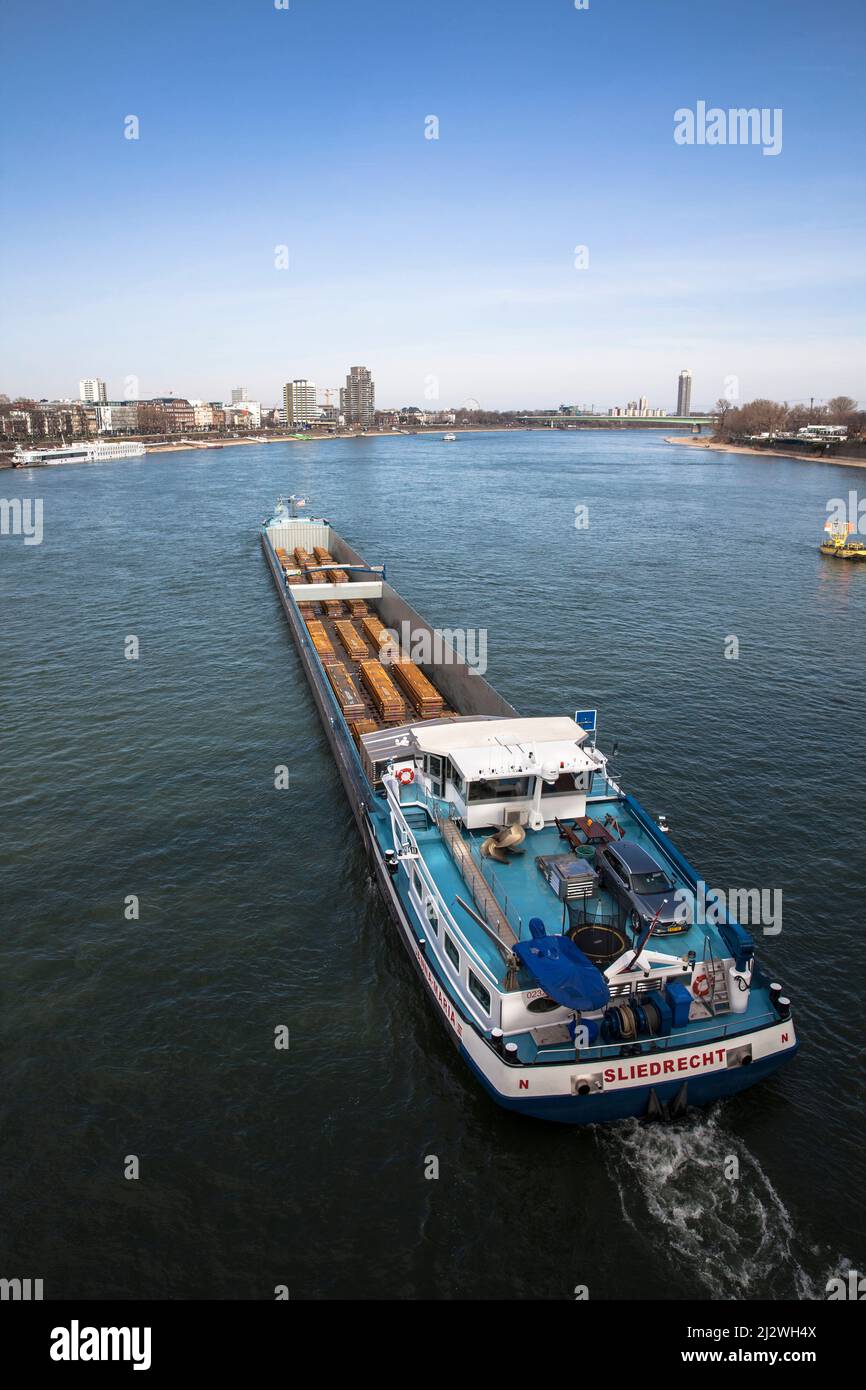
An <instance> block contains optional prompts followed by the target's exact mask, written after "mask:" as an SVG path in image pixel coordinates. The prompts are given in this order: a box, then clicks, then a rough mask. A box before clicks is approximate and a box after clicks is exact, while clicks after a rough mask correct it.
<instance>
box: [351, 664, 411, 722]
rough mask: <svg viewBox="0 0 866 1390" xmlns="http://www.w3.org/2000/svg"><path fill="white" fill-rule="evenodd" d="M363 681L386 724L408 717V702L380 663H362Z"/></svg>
mask: <svg viewBox="0 0 866 1390" xmlns="http://www.w3.org/2000/svg"><path fill="white" fill-rule="evenodd" d="M360 670H361V680H362V681H363V682H364V684H365V685H366V687H367V689H368V690H369V692H370V694H371V696H372V698H373V704H374V705H375V706H376V708H377V710H378V711H379V714H380V715H381V716H382V718H383V719H384V720H385V722H386V724H388V723H390V722H391V721H392V720H395V719H404V718H405V717H406V701H405V700H404V699H403V696H402V695H401V694H400V692H399V690H398V689H397V687H396V685H394V682H393V681H392V680H391V677H390V676H389V675H388V672H387V671H386V670H385V667H384V666H383V665H382V663H381V662H380V661H362V662H361V666H360Z"/></svg>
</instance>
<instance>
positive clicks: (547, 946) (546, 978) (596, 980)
mask: <svg viewBox="0 0 866 1390" xmlns="http://www.w3.org/2000/svg"><path fill="white" fill-rule="evenodd" d="M530 925H531V924H530ZM514 954H515V955H516V956H517V957H518V959H519V960H520V962H521V963H522V964H523V965H525V966H526V968H527V970H530V971H531V972H532V974H533V975H534V976H535V978H536V980H537V981H538V983H539V984H540V985H541V988H542V989H543V990H544V992H545V994H548V995H550V998H551V999H555V1000H556V1002H557V1004H563V1005H564V1006H565V1008H566V1009H580V1010H581V1011H589V1010H592V1009H602V1008H604V1006H605V1004H606V1003H607V1002H608V1000H609V999H610V990H609V989H608V987H607V980H606V979H605V978H604V976H603V975H602V973H601V971H600V970H599V969H598V967H597V966H595V965H593V963H592V961H591V960H589V959H588V957H587V956H585V955H584V954H583V951H581V950H580V948H579V947H578V946H575V944H574V942H573V941H571V940H570V939H569V937H567V936H540V935H536V934H535V932H533V937H532V940H531V941H518V943H517V945H516V946H515V947H514Z"/></svg>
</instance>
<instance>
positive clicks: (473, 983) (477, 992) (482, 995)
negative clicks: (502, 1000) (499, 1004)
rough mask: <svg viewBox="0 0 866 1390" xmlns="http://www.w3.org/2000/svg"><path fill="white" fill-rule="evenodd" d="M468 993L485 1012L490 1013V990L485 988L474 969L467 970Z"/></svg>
mask: <svg viewBox="0 0 866 1390" xmlns="http://www.w3.org/2000/svg"><path fill="white" fill-rule="evenodd" d="M469 993H470V994H472V995H474V996H475V998H476V999H477V1000H478V1002H479V1004H480V1005H481V1007H482V1009H483V1010H484V1012H485V1013H486V1014H489V1013H490V990H489V989H485V988H484V985H483V984H482V983H481V981H480V980H479V978H478V976H477V975H476V974H475V973H474V971H472V970H470V971H469Z"/></svg>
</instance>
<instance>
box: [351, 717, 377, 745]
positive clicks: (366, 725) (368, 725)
mask: <svg viewBox="0 0 866 1390" xmlns="http://www.w3.org/2000/svg"><path fill="white" fill-rule="evenodd" d="M378 727H379V724H378V721H377V720H375V719H351V720H350V721H349V733H350V734H351V735H352V738H353V739H354V740H355V743H356V744H357V745H358V747H359V748H360V746H361V739H362V738H363V737H364V735H365V734H374V733H375V732H376V730H377V729H378Z"/></svg>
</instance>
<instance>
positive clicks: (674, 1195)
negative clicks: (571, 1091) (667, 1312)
mask: <svg viewBox="0 0 866 1390" xmlns="http://www.w3.org/2000/svg"><path fill="white" fill-rule="evenodd" d="M596 1142H597V1143H598V1144H599V1146H600V1148H601V1150H602V1152H603V1155H604V1159H605V1163H606V1165H607V1168H608V1171H609V1172H610V1174H611V1176H612V1177H613V1179H614V1181H615V1182H616V1183H617V1184H618V1186H619V1191H620V1200H621V1203H622V1211H623V1216H624V1218H625V1220H626V1222H627V1223H628V1225H629V1226H630V1227H631V1228H632V1229H633V1230H635V1231H636V1232H637V1233H638V1234H639V1235H640V1236H641V1237H643V1238H645V1239H647V1240H652V1241H653V1242H654V1243H655V1242H657V1240H658V1236H659V1227H661V1228H662V1230H663V1233H664V1241H665V1247H666V1249H667V1250H668V1251H669V1253H670V1259H671V1263H672V1265H674V1266H675V1267H676V1269H677V1271H678V1272H679V1274H680V1275H685V1276H686V1277H687V1278H689V1279H691V1280H693V1281H694V1280H697V1281H699V1284H700V1286H701V1287H700V1288H698V1287H695V1288H694V1291H693V1292H694V1295H695V1296H697V1297H700V1296H701V1294H702V1292H703V1294H704V1296H707V1295H708V1296H710V1297H712V1298H719V1299H749V1298H779V1299H781V1298H791V1299H824V1298H826V1296H827V1295H826V1281H827V1279H828V1278H829V1277H830V1275H832V1274H839V1273H840V1271H841V1269H842V1268H843V1267H844V1266H845V1265H846V1264H847V1261H843V1260H838V1261H832V1260H831V1258H830V1252H829V1251H822V1250H821V1249H819V1248H818V1247H816V1246H815V1245H814V1244H810V1243H809V1238H808V1235H807V1234H805V1233H803V1232H802V1231H800V1230H798V1228H797V1225H796V1223H795V1221H794V1218H793V1217H792V1215H791V1213H790V1212H789V1211H788V1209H787V1207H786V1206H785V1204H784V1202H783V1201H782V1199H781V1197H780V1196H779V1194H778V1192H777V1191H776V1189H775V1188H774V1186H773V1184H772V1182H771V1181H770V1179H769V1178H768V1177H767V1175H766V1173H765V1172H764V1171H763V1169H762V1168H761V1166H760V1163H759V1162H758V1161H757V1159H756V1158H755V1157H754V1155H753V1154H751V1153H750V1152H749V1150H748V1149H747V1147H746V1145H745V1144H744V1143H743V1142H742V1140H741V1139H739V1138H738V1137H737V1136H736V1135H734V1134H732V1133H731V1132H730V1130H728V1129H726V1128H725V1125H724V1107H719V1108H718V1109H716V1110H715V1111H713V1112H710V1113H708V1112H706V1111H689V1112H688V1113H687V1114H686V1115H685V1116H684V1117H683V1118H682V1119H681V1120H679V1121H677V1122H676V1123H674V1124H669V1125H663V1124H641V1123H640V1122H638V1121H637V1120H634V1121H628V1122H626V1123H624V1124H622V1125H617V1126H615V1127H612V1128H610V1129H598V1130H596ZM734 1175H736V1176H734ZM821 1269H823V1271H824V1272H823V1273H821V1272H820V1271H821ZM810 1271H813V1272H810ZM655 1292H661V1291H660V1290H657V1291H655Z"/></svg>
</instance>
